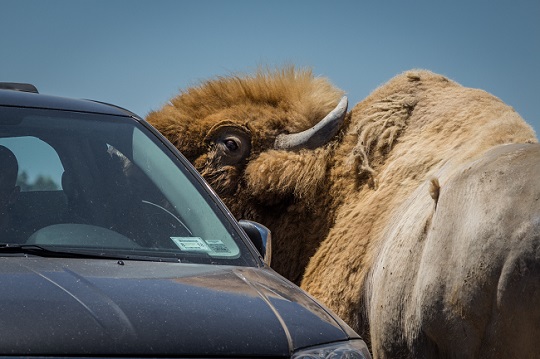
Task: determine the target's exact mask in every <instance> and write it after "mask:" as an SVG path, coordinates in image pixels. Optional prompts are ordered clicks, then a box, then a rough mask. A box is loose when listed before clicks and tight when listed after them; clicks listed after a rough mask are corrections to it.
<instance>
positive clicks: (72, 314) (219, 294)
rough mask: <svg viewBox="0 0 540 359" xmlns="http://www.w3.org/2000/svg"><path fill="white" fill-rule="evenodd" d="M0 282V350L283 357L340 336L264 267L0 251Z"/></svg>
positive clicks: (324, 315)
mask: <svg viewBox="0 0 540 359" xmlns="http://www.w3.org/2000/svg"><path fill="white" fill-rule="evenodd" d="M0 286H1V287H2V291H1V292H0V303H2V306H1V307H0V318H1V320H0V330H1V331H2V333H3V335H2V336H0V353H2V354H17V355H30V354H33V353H40V354H43V355H68V354H71V355H73V354H74V355H119V354H122V355H126V354H127V355H135V354H137V355H143V356H144V355H174V354H175V353H185V354H187V355H193V356H205V355H210V354H212V355H232V356H243V355H272V356H287V355H289V354H290V352H291V350H294V349H297V348H301V347H306V346H309V345H315V344H320V343H327V342H332V341H339V340H347V339H348V336H347V335H346V334H345V333H344V331H343V330H342V328H341V327H340V326H339V324H338V323H337V322H336V321H335V320H334V319H332V317H331V316H330V315H329V314H328V313H327V312H325V310H323V309H322V308H321V307H320V306H319V305H318V304H317V303H315V302H314V301H312V300H311V299H309V298H308V297H306V296H305V295H304V294H303V293H302V292H301V291H299V290H298V289H297V288H295V287H294V286H293V285H290V284H288V283H287V282H285V281H282V280H281V279H279V278H278V277H277V275H276V274H275V273H273V272H272V271H271V270H257V269H254V268H243V267H229V266H215V265H194V264H182V263H153V262H137V261H116V260H87V259H65V258H63V259H57V258H40V257H33V256H29V257H0ZM44 334H45V335H46V336H47V339H46V340H39V338H42V337H43V335H44ZM186 339H189V340H186ZM289 345H290V346H291V347H289Z"/></svg>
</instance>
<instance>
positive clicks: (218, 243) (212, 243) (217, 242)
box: [206, 239, 231, 253]
mask: <svg viewBox="0 0 540 359" xmlns="http://www.w3.org/2000/svg"><path fill="white" fill-rule="evenodd" d="M206 244H208V247H210V248H211V249H212V251H213V252H216V253H231V251H230V250H229V248H227V246H226V245H225V243H223V241H222V240H221V239H207V240H206Z"/></svg>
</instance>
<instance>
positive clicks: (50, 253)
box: [0, 243, 210, 263]
mask: <svg viewBox="0 0 540 359" xmlns="http://www.w3.org/2000/svg"><path fill="white" fill-rule="evenodd" d="M6 253H7V254H30V255H35V256H39V257H52V258H87V259H115V260H116V259H120V260H135V261H150V262H172V263H183V262H186V263H189V262H193V259H195V258H197V259H202V260H203V261H204V260H209V259H210V256H209V255H208V254H206V253H204V254H201V253H197V254H195V253H182V254H181V255H173V256H163V255H156V254H153V253H141V254H133V253H123V254H120V253H114V254H111V253H109V252H104V251H99V250H98V249H69V250H68V249H62V250H53V249H49V248H46V247H42V246H40V245H37V244H13V243H0V255H2V254H6Z"/></svg>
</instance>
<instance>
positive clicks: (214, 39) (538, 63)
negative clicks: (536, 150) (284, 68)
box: [0, 0, 540, 135]
mask: <svg viewBox="0 0 540 359" xmlns="http://www.w3.org/2000/svg"><path fill="white" fill-rule="evenodd" d="M283 64H295V65H297V66H300V67H304V66H306V67H311V68H312V69H313V71H314V73H315V74H316V75H321V76H325V77H328V78H329V79H330V80H331V81H332V82H333V83H334V84H335V85H337V86H338V87H340V88H341V89H343V90H345V91H346V92H347V93H348V95H349V101H350V103H351V104H355V103H357V102H359V101H360V100H361V99H363V98H364V97H366V96H367V95H368V94H369V93H370V92H371V91H372V90H374V89H375V88H376V87H377V86H379V85H380V84H382V83H384V82H386V81H387V80H389V79H390V78H391V77H393V76H395V75H396V74H398V73H401V72H403V71H405V70H408V69H412V68H425V69H429V70H432V71H434V72H438V73H440V74H443V75H446V76H448V77H449V78H451V79H453V80H455V81H457V82H459V83H461V84H463V85H466V86H470V87H476V88H481V89H484V90H486V91H489V92H491V93H493V94H494V95H496V96H498V97H499V98H501V99H502V100H503V101H505V102H506V103H508V104H510V105H511V106H513V107H514V108H515V109H516V110H517V111H518V112H519V113H520V114H521V115H522V116H523V117H524V118H525V119H526V120H527V121H528V122H529V123H530V124H532V125H533V127H534V128H535V130H536V131H537V133H538V134H539V135H540V0H527V1H524V0H507V1H501V0H482V1H474V0H471V1H466V0H465V1H463V0H459V1H402V0H401V1H397V0H396V1H391V0H388V1H361V0H356V1H352V0H351V1H346V0H328V1H315V0H313V1H308V0H267V1H260V0H230V1H227V0H220V1H210V0H191V1H165V0H129V1H128V0H126V1H122V0H95V1H88V0H87V1H84V0H47V1H39V0H34V1H30V0H13V1H8V0H0V81H12V82H30V83H33V84H35V85H36V86H37V87H38V89H39V90H40V92H42V93H47V94H53V95H62V96H71V97H78V98H91V99H95V100H100V101H105V102H112V103H114V104H117V105H120V106H123V107H126V108H128V109H130V110H132V111H134V112H136V113H138V114H139V115H141V116H145V115H146V114H147V113H148V111H150V110H152V109H157V108H159V107H160V106H161V105H162V104H164V103H165V102H167V101H168V100H169V99H170V98H171V97H172V96H174V95H175V94H177V93H178V90H179V89H181V88H186V87H188V86H190V85H193V84H196V83H198V82H199V81H201V80H204V79H207V78H210V77H214V76H217V75H227V74H230V73H237V72H251V71H252V70H254V69H255V68H256V67H257V66H259V65H269V66H271V67H275V66H280V65H283Z"/></svg>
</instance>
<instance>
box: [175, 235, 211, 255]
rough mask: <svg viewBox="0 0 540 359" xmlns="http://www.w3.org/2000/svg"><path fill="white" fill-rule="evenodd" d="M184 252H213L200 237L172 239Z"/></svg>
mask: <svg viewBox="0 0 540 359" xmlns="http://www.w3.org/2000/svg"><path fill="white" fill-rule="evenodd" d="M171 239H172V241H173V242H174V244H176V246H178V248H180V250H182V251H191V252H193V251H198V252H211V251H212V250H211V249H210V247H208V245H207V244H206V243H205V242H204V241H203V240H202V238H200V237H171Z"/></svg>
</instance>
